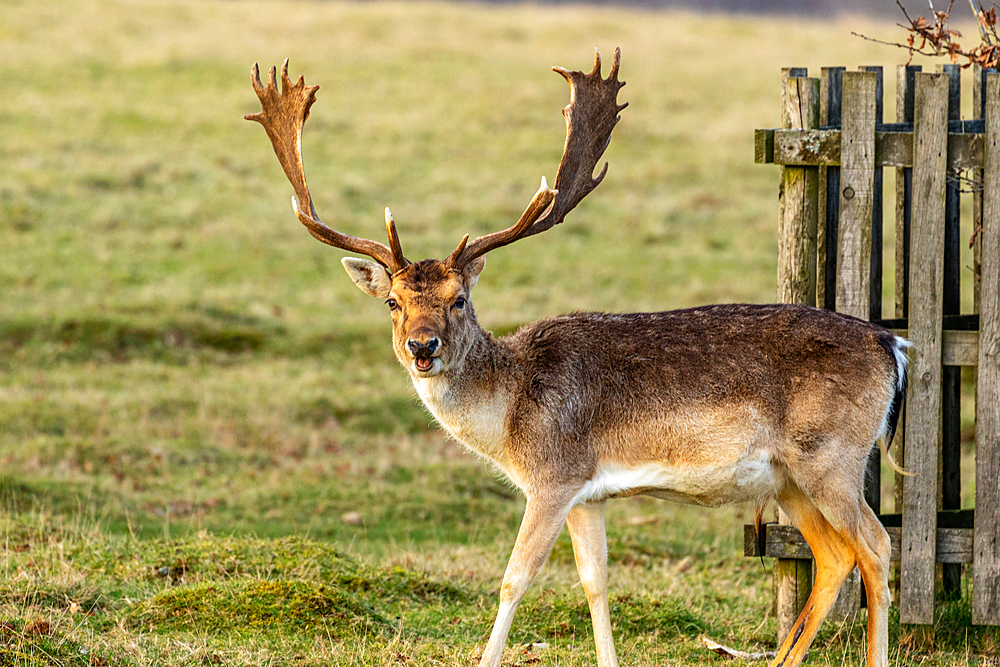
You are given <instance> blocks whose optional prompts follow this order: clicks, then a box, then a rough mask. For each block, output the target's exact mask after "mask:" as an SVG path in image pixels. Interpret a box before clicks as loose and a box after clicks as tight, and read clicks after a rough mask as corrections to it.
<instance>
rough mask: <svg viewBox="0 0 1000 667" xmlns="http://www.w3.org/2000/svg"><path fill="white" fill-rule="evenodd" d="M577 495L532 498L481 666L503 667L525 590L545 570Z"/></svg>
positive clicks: (510, 562) (506, 572)
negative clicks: (543, 566) (513, 623)
mask: <svg viewBox="0 0 1000 667" xmlns="http://www.w3.org/2000/svg"><path fill="white" fill-rule="evenodd" d="M572 496H573V494H560V495H559V496H558V497H556V498H552V497H549V496H542V497H537V496H533V495H529V496H528V503H527V506H526V507H525V509H524V518H523V519H521V528H520V530H519V531H518V533H517V541H516V542H515V543H514V550H513V551H512V552H511V554H510V560H509V561H508V562H507V570H506V571H505V572H504V575H503V584H502V585H501V586H500V607H499V609H498V610H497V620H496V621H495V622H494V623H493V632H491V633H490V640H489V642H488V643H487V644H486V650H485V651H483V657H482V659H481V660H480V661H479V667H499V665H500V656H501V655H502V653H503V647H504V644H506V643H507V634H508V633H509V632H510V626H511V623H512V622H513V620H514V612H515V611H517V605H519V604H520V603H521V598H523V597H524V593H525V591H527V590H528V586H529V585H530V584H531V582H532V580H533V579H534V578H535V575H537V574H538V572H539V570H541V569H542V565H544V564H545V561H546V559H547V558H548V557H549V553H550V552H551V551H552V546H553V545H554V544H555V543H556V538H557V537H559V531H560V530H562V527H563V524H564V523H565V522H566V515H567V514H568V513H569V510H570V504H571V502H572Z"/></svg>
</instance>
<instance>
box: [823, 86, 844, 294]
mask: <svg viewBox="0 0 1000 667" xmlns="http://www.w3.org/2000/svg"><path fill="white" fill-rule="evenodd" d="M843 83H844V68H843V67H824V68H823V69H822V71H821V74H820V83H819V88H820V92H819V97H820V104H819V122H820V125H821V126H823V127H840V119H841V113H840V112H841V101H842V99H843V88H844V85H843ZM837 152H838V156H839V154H840V140H839V139H838V140H837ZM838 159H839V157H838ZM839 193H840V167H834V166H821V167H820V175H819V226H818V227H817V229H816V305H817V306H819V307H820V308H826V309H828V310H833V309H834V308H835V307H836V303H835V301H836V299H837V224H838V223H839V216H840V195H839Z"/></svg>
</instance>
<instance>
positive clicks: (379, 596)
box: [0, 0, 1000, 666]
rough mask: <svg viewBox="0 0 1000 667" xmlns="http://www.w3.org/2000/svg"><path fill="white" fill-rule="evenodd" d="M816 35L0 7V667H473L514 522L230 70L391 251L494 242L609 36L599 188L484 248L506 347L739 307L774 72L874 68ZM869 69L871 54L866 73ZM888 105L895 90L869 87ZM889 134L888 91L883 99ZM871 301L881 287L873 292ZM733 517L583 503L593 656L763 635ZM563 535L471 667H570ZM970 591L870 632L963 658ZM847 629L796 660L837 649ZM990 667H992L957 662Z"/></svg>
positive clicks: (762, 600)
mask: <svg viewBox="0 0 1000 667" xmlns="http://www.w3.org/2000/svg"><path fill="white" fill-rule="evenodd" d="M852 29H855V30H858V29H860V30H863V31H865V32H868V33H869V34H873V35H875V36H892V34H893V28H892V26H891V25H870V24H865V23H864V22H863V21H861V20H855V21H843V22H837V23H828V24H825V25H821V24H811V23H805V22H795V21H788V20H780V19H773V18H768V19H759V18H750V17H740V18H724V17H719V16H696V15H687V14H680V13H657V12H651V11H640V10H626V9H621V8H600V7H583V6H561V7H552V8H543V7H536V6H531V5H509V6H499V7H492V6H481V5H475V4H443V3H422V2H412V3H410V2H406V3H404V2H397V3H382V2H369V3H350V4H346V3H339V2H292V1H289V2H277V1H274V0H259V1H249V0H231V1H222V0H198V1H195V0H187V1H185V0H178V1H175V2H166V1H129V2H126V1H118V2H115V1H112V0H81V1H80V2H76V3H73V4H72V5H70V4H66V3H63V2H58V1H56V0H0V77H2V80H3V82H4V94H3V101H2V103H0V137H2V139H0V165H2V166H0V665H22V664H42V665H326V664H336V665H384V664H399V665H406V664H410V665H415V664H419V665H426V664H447V665H455V664H459V665H467V664H475V661H476V660H477V659H478V655H479V651H480V650H481V648H482V646H483V643H484V641H485V637H486V634H487V633H488V630H489V627H490V624H491V622H492V616H493V613H494V605H495V598H496V590H497V588H498V586H499V579H500V576H501V574H502V571H503V567H504V564H505V562H506V557H507V554H508V552H509V549H510V546H511V545H512V543H513V539H514V535H515V532H516V530H517V525H518V522H519V519H520V512H521V510H522V508H523V501H522V500H521V499H520V498H519V497H518V495H517V494H516V493H514V492H512V491H511V490H510V488H509V487H508V486H507V485H506V484H504V483H503V482H501V481H498V480H497V479H495V478H494V477H492V476H491V475H490V474H489V472H488V471H486V470H484V469H483V468H482V466H481V465H480V464H479V463H478V462H477V461H476V460H474V459H473V458H472V457H471V456H469V455H467V454H466V453H464V451H463V450H462V448H461V447H460V446H459V445H457V444H456V443H454V442H452V441H449V440H446V439H445V438H444V437H443V436H442V435H441V434H440V432H439V431H437V430H436V429H435V427H434V426H433V424H431V422H430V418H429V416H428V415H427V414H426V413H425V411H424V410H423V409H422V408H421V407H420V406H419V404H418V403H417V401H416V398H415V396H414V392H413V391H412V389H411V387H410V386H409V382H408V380H407V379H406V377H405V374H404V372H403V371H402V370H401V369H400V368H399V367H398V365H397V362H396V360H395V358H394V357H393V354H392V351H391V347H390V345H389V339H390V326H389V321H388V318H387V317H386V314H385V313H384V312H383V311H384V306H383V305H382V304H381V303H378V302H376V301H375V300H372V299H369V298H367V297H365V296H364V295H363V294H361V293H360V292H359V291H358V290H357V289H356V288H355V287H354V286H353V285H352V284H351V282H350V280H348V279H347V278H346V277H345V276H344V275H343V271H342V269H341V268H340V266H339V261H338V260H339V259H340V256H341V253H339V252H337V251H333V250H331V249H330V248H328V247H326V246H323V245H321V244H318V243H316V242H315V241H313V240H312V239H311V238H310V237H309V236H308V234H307V233H306V232H305V231H304V230H303V229H302V228H301V226H300V225H299V224H298V223H297V222H296V220H295V218H294V216H293V215H292V214H291V211H290V209H289V206H288V203H289V197H290V195H291V188H290V186H289V185H288V183H287V182H286V181H285V178H284V176H283V175H282V173H281V171H280V169H279V167H278V164H277V161H276V160H275V159H274V156H273V154H272V152H271V149H270V146H269V144H268V142H267V140H266V137H265V135H264V133H263V132H262V131H261V130H260V128H259V127H258V126H256V125H255V124H250V123H246V122H244V121H243V119H242V116H243V115H244V114H245V113H250V112H253V111H255V110H257V109H258V108H259V107H258V106H257V101H256V99H255V97H254V95H253V92H252V90H251V88H250V85H249V68H250V65H251V64H252V63H253V62H255V61H257V62H260V63H261V65H262V66H263V67H267V66H269V65H271V64H280V62H281V60H282V59H283V58H285V57H286V56H287V57H290V59H291V68H290V71H291V72H292V73H293V75H298V74H304V75H305V77H306V81H307V83H309V84H319V85H320V86H321V88H320V91H319V94H318V102H317V104H316V106H315V107H313V112H312V116H311V118H310V121H309V124H308V126H307V128H306V131H305V136H304V140H303V144H304V154H305V162H306V171H307V173H308V175H309V179H310V180H309V182H310V186H311V188H312V191H313V193H314V197H315V200H316V206H317V209H318V211H319V213H320V215H321V217H323V218H324V219H325V220H326V221H327V222H328V223H330V224H331V225H333V226H335V227H337V228H339V229H341V230H342V231H347V232H350V233H354V234H357V235H363V236H374V237H376V238H379V234H380V231H379V230H380V229H381V227H382V225H381V217H382V212H381V211H382V208H383V207H384V206H387V205H388V206H390V207H392V209H393V212H394V213H395V216H396V221H397V225H398V227H399V229H400V234H401V237H402V241H403V245H404V249H405V250H406V252H407V255H408V256H409V257H411V258H422V257H425V256H436V257H441V256H443V255H444V254H446V253H448V252H450V251H451V250H452V248H453V247H454V246H455V244H456V243H457V242H458V240H459V238H460V237H461V235H462V234H464V233H472V234H473V235H476V234H480V233H484V232H487V231H491V230H493V229H498V228H501V227H505V226H507V225H508V224H510V222H511V221H512V220H513V219H515V218H516V216H517V215H519V213H520V211H521V210H522V209H523V207H524V205H525V204H526V203H527V202H528V200H529V199H530V197H531V195H532V193H533V192H534V190H535V188H536V187H537V183H538V179H539V177H540V176H541V175H542V174H545V175H547V176H548V177H549V179H550V181H551V178H552V177H553V176H554V171H555V166H556V164H557V162H558V158H559V153H560V151H561V149H562V142H563V131H564V126H563V120H562V117H561V115H560V113H559V110H560V109H561V107H562V106H563V105H564V104H565V103H566V98H567V88H566V85H565V83H563V81H562V79H561V78H560V77H558V76H557V75H555V74H553V73H551V72H550V71H548V68H549V67H550V66H552V65H564V66H568V67H571V68H574V69H586V68H589V67H590V65H591V63H592V48H593V47H594V46H599V47H600V48H601V49H602V51H603V52H604V53H605V54H606V55H610V54H611V52H612V51H613V49H614V47H615V46H620V47H621V48H622V52H623V59H622V78H623V79H624V80H626V81H628V83H629V85H628V86H627V87H626V88H625V89H624V90H623V92H622V98H623V99H625V100H627V101H629V103H630V106H629V108H628V109H627V110H626V111H625V112H624V113H623V120H622V122H621V124H620V125H619V128H618V129H617V130H616V132H615V136H614V139H613V142H612V145H611V148H610V149H609V151H608V154H607V158H608V159H609V160H610V162H611V167H610V170H609V175H608V177H607V179H606V181H605V182H604V184H602V185H601V187H600V188H599V189H598V190H597V191H596V192H595V193H594V194H593V195H591V197H590V198H588V200H587V201H586V202H585V203H584V204H582V205H581V207H580V208H579V209H578V210H577V211H575V212H574V213H573V214H572V215H571V216H570V218H569V219H568V221H567V222H566V223H565V224H564V225H562V226H561V227H560V228H556V229H554V230H552V231H550V232H548V233H547V234H544V235H541V236H536V237H533V238H532V239H530V240H526V241H524V242H521V243H519V244H518V245H517V249H516V250H511V249H504V250H499V251H497V252H495V253H492V254H491V255H490V257H489V266H488V267H487V270H486V272H485V273H484V275H483V279H482V281H481V283H480V286H479V287H478V288H477V292H476V295H475V296H476V303H477V309H478V312H479V314H480V318H481V319H482V320H483V322H484V324H485V325H486V326H487V327H488V328H490V329H491V330H493V331H495V332H498V333H502V332H507V331H510V330H512V329H514V328H515V327H517V326H518V325H520V324H522V323H524V322H527V321H530V320H532V319H534V318H537V317H540V316H543V315H552V314H556V313H560V312H566V311H572V310H578V309H606V310H662V309H669V308H677V307H683V306H690V305H696V304H702V303H710V302H722V301H753V302H766V301H771V300H773V292H774V273H775V254H776V248H777V239H776V231H775V230H776V216H777V201H776V192H777V172H776V169H775V168H773V167H762V166H758V165H754V164H753V141H752V139H753V130H754V129H755V128H757V127H773V126H774V125H776V124H777V123H778V102H779V90H778V80H779V68H780V67H782V66H788V65H808V66H809V67H810V68H811V70H812V71H815V72H818V68H819V67H821V66H826V65H848V66H854V65H858V64H884V65H886V66H887V67H892V66H894V65H895V64H896V63H897V62H898V60H894V59H897V58H898V57H899V56H900V54H898V53H896V52H892V51H889V50H888V49H886V48H885V47H879V46H877V45H873V44H870V43H866V42H862V41H860V40H857V39H856V38H853V37H850V35H849V32H850V30H852ZM890 71H891V70H890ZM889 97H891V95H890V96H889ZM892 113H893V111H892V108H891V101H890V103H889V108H888V109H887V114H889V115H890V117H891V114H892ZM890 302H891V300H890ZM747 514H748V509H747V508H740V507H737V508H730V509H727V510H722V511H715V512H710V511H708V510H703V509H699V508H691V507H681V506H676V505H671V504H668V503H663V502H659V501H652V500H646V499H636V500H631V501H619V502H618V503H617V504H612V505H611V507H610V508H609V541H610V544H609V549H610V560H611V586H612V591H613V599H612V616H613V618H614V620H615V623H616V638H617V641H618V648H619V655H620V656H621V657H622V659H623V664H630V665H636V666H647V665H648V666H653V665H661V666H662V665H674V666H676V665H681V664H683V665H713V664H720V663H721V662H722V659H721V658H718V657H717V656H714V655H713V654H710V653H708V652H707V651H706V650H705V649H704V648H703V646H702V644H701V642H700V637H702V636H708V637H711V638H713V639H715V640H717V641H720V642H722V643H725V644H728V645H732V646H737V647H739V648H743V649H746V650H760V649H766V648H769V647H773V644H774V634H775V623H774V620H773V618H771V616H770V611H769V607H770V583H769V582H770V574H769V571H768V570H769V565H768V566H767V569H765V567H764V566H762V564H761V563H760V562H759V561H752V560H746V559H744V558H742V556H741V552H742V539H741V536H742V532H741V525H742V524H743V523H744V522H745V521H746V520H748V516H747ZM576 581H577V580H576V576H575V570H574V567H573V558H572V552H571V549H570V546H569V541H568V538H566V536H565V535H564V536H563V537H562V538H560V541H559V543H558V545H557V546H556V549H555V551H554V553H553V556H552V559H551V560H550V563H549V565H548V566H547V567H546V569H545V570H544V571H543V573H542V575H541V576H540V577H539V579H538V580H537V581H536V583H535V585H534V586H533V587H532V590H531V592H530V593H529V597H528V598H527V600H526V602H525V604H524V606H523V607H522V609H521V610H520V612H519V614H518V617H517V619H516V621H515V626H514V630H513V635H512V637H511V641H510V643H509V648H508V653H507V654H506V656H505V664H510V665H532V664H540V665H590V664H594V660H595V659H594V651H593V646H592V640H591V638H590V632H591V631H590V623H589V618H588V616H587V610H586V602H585V600H584V597H583V595H582V593H581V591H580V590H579V587H578V586H574V584H575V583H576ZM968 617H969V611H968V606H967V605H966V604H964V603H961V602H959V603H955V604H952V605H948V606H946V607H945V608H944V611H943V612H942V614H941V618H940V619H939V622H938V623H937V624H936V625H935V627H934V628H933V629H932V630H931V631H918V630H915V629H913V628H905V627H904V628H900V626H899V625H898V623H896V622H895V620H894V621H893V625H892V636H891V642H892V644H891V652H892V657H893V660H895V661H898V663H899V664H903V663H905V664H926V665H942V666H943V665H964V664H969V663H970V662H971V663H972V664H981V665H986V664H993V665H996V656H997V653H998V651H1000V635H998V633H997V632H996V631H986V630H983V629H977V630H967V628H965V627H964V626H963V623H967V620H968ZM862 625H863V623H862V621H860V620H859V621H855V622H851V623H847V624H844V625H842V626H841V625H837V624H836V623H828V624H827V625H826V626H825V627H824V630H823V631H822V633H821V635H820V637H819V639H818V640H817V642H816V644H815V645H814V648H813V650H812V653H811V657H810V659H809V661H810V664H821V665H839V664H841V663H842V662H844V661H847V662H852V663H858V662H860V661H861V660H862V656H863V631H862ZM991 661H992V662H991Z"/></svg>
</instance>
